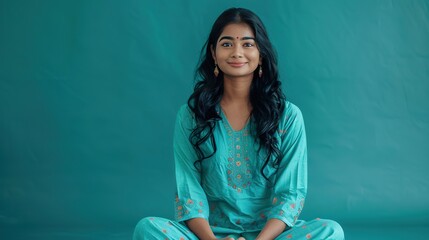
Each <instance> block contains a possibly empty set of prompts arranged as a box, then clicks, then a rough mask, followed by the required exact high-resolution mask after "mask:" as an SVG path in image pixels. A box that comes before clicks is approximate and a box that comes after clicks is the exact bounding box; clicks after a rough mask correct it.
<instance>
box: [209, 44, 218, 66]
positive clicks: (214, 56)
mask: <svg viewBox="0 0 429 240" xmlns="http://www.w3.org/2000/svg"><path fill="white" fill-rule="evenodd" d="M210 51H211V52H212V57H213V60H214V62H215V64H217V62H216V54H215V50H214V49H213V44H211V45H210Z"/></svg>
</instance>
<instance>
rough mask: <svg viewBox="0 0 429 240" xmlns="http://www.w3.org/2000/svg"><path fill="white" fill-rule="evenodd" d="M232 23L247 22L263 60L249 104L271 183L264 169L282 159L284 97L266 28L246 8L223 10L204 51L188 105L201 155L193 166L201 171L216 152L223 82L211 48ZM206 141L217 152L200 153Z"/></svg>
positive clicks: (251, 89)
mask: <svg viewBox="0 0 429 240" xmlns="http://www.w3.org/2000/svg"><path fill="white" fill-rule="evenodd" d="M231 23H246V24H247V25H249V26H250V28H251V29H252V30H253V33H254V35H255V42H256V45H257V47H258V50H259V53H260V56H261V58H262V69H263V74H262V77H259V75H258V74H254V77H253V80H252V83H251V86H250V103H251V105H252V108H253V109H252V112H251V118H252V121H253V123H254V124H255V125H256V132H255V133H252V134H255V138H256V139H257V141H258V142H259V150H260V149H261V148H264V149H265V150H266V153H267V155H266V159H265V161H264V164H263V166H262V168H261V170H260V171H261V174H262V175H263V176H264V178H265V179H267V180H268V178H267V176H266V175H265V174H264V171H263V170H264V168H265V167H266V166H267V165H268V164H272V166H273V167H275V168H276V169H277V168H278V166H279V164H280V161H281V159H282V156H281V152H280V150H279V147H278V141H277V140H276V138H275V133H276V131H277V130H278V125H279V120H280V116H281V114H282V113H283V111H284V107H285V96H284V94H283V92H282V90H281V83H280V81H279V75H278V70H277V56H276V54H275V51H274V49H273V46H272V45H271V42H270V40H269V38H268V34H267V31H266V29H265V26H264V25H263V23H262V21H261V20H260V19H259V17H258V16H257V15H256V14H255V13H253V12H252V11H250V10H247V9H243V8H230V9H227V10H226V11H224V12H223V13H222V14H221V15H220V16H219V17H218V18H217V20H216V21H215V23H214V24H213V27H212V29H211V32H210V35H209V38H208V40H207V41H206V43H205V44H204V46H203V48H202V50H201V58H200V62H199V65H198V68H197V70H196V74H195V77H196V79H197V82H196V84H195V87H194V92H193V93H192V95H191V96H190V97H189V99H188V106H189V108H190V109H191V111H192V112H193V114H194V116H195V121H196V127H195V129H193V131H192V133H191V135H190V137H189V141H190V142H191V143H192V145H193V146H194V148H195V150H196V152H197V155H198V160H196V161H195V163H194V165H195V167H196V168H198V169H202V168H200V166H201V162H202V161H203V160H204V159H207V158H209V157H211V156H212V155H213V154H215V152H216V141H215V139H214V136H213V130H214V128H215V125H216V122H217V121H218V120H220V119H221V118H220V116H219V114H218V112H217V111H218V108H217V106H218V105H219V104H220V100H221V99H222V96H223V87H224V83H223V74H222V72H221V71H220V72H219V75H218V76H217V77H216V76H215V75H214V73H213V70H214V67H215V63H214V60H213V58H212V54H211V47H213V49H214V50H216V49H215V48H216V42H217V40H218V38H219V36H220V35H221V33H222V31H223V29H224V28H225V26H227V25H228V24H231ZM206 141H210V142H211V144H212V146H213V149H214V151H213V152H212V153H211V154H209V155H205V154H204V153H203V151H202V150H201V145H202V144H203V143H204V142H206ZM259 150H258V151H259ZM270 161H271V162H270Z"/></svg>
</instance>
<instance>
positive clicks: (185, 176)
mask: <svg viewBox="0 0 429 240" xmlns="http://www.w3.org/2000/svg"><path fill="white" fill-rule="evenodd" d="M194 124H195V123H194V119H193V118H192V114H191V113H190V111H189V109H188V108H187V107H186V105H184V106H182V107H181V109H180V110H179V112H178V114H177V118H176V125H175V129H174V142H173V149H174V159H175V168H176V184H177V195H176V201H175V209H176V221H178V222H181V221H184V222H185V223H186V225H187V226H188V227H189V229H190V230H191V231H192V232H193V233H194V234H195V235H197V236H198V238H199V239H204V240H205V239H216V238H215V236H214V234H213V231H212V230H211V228H210V225H209V223H208V220H207V219H208V216H209V208H208V202H207V198H206V194H205V192H204V190H203V188H202V187H201V174H200V172H199V171H198V169H196V168H195V166H194V162H195V160H196V159H197V155H196V152H195V150H194V148H193V146H192V144H191V143H190V142H189V135H190V134H191V131H192V129H193V128H194V126H195V125H194Z"/></svg>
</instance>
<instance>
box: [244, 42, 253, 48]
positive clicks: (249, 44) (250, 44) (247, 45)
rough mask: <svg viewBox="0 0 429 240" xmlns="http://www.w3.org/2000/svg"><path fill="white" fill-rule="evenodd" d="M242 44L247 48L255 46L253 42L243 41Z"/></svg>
mask: <svg viewBox="0 0 429 240" xmlns="http://www.w3.org/2000/svg"><path fill="white" fill-rule="evenodd" d="M243 46H244V47H246V48H248V47H253V46H255V44H253V43H250V42H248V43H244V44H243Z"/></svg>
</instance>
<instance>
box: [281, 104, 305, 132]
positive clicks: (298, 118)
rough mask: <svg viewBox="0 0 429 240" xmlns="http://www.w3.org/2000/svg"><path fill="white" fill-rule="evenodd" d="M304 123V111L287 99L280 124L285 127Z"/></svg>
mask: <svg viewBox="0 0 429 240" xmlns="http://www.w3.org/2000/svg"><path fill="white" fill-rule="evenodd" d="M297 124H298V125H303V124H304V119H303V117H302V112H301V110H300V109H299V108H298V106H296V105H295V104H293V103H291V102H289V101H285V108H284V110H283V113H282V115H281V119H280V124H279V126H280V127H281V128H283V129H287V128H289V127H290V126H291V125H297Z"/></svg>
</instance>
